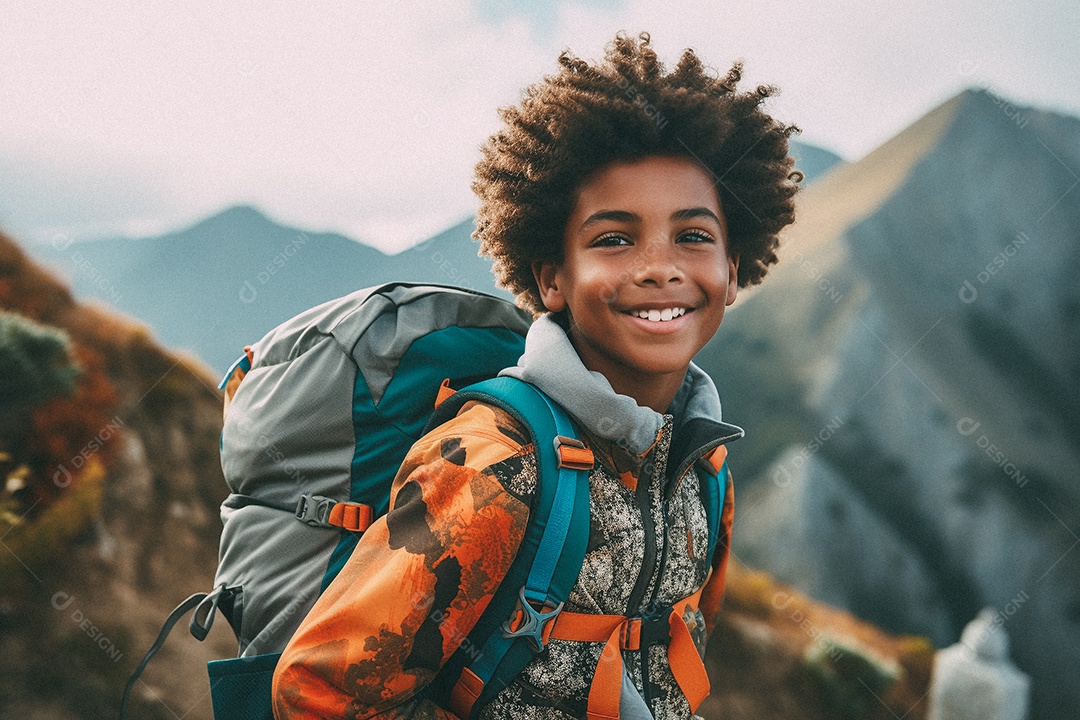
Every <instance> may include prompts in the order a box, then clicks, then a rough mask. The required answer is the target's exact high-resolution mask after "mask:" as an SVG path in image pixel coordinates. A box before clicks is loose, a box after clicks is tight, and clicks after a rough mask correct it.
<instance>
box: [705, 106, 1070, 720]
mask: <svg viewBox="0 0 1080 720" xmlns="http://www.w3.org/2000/svg"><path fill="white" fill-rule="evenodd" d="M1078 173H1080V121H1078V120H1077V119H1075V118H1070V117H1064V116H1060V115H1056V114H1053V113H1050V112H1044V111H1040V110H1036V109H1031V108H1017V107H1016V106H1014V105H1012V104H1010V103H1007V102H1006V101H1004V100H1002V99H1000V98H998V97H996V96H994V95H991V94H990V93H988V92H985V91H967V92H964V93H962V94H960V95H959V96H957V97H954V98H952V99H951V100H949V101H947V102H945V103H944V104H943V105H941V106H939V107H938V108H936V109H934V110H933V111H932V112H930V113H929V114H928V115H926V116H925V117H923V118H922V119H920V120H919V121H918V122H916V123H915V124H913V125H912V126H911V127H909V128H907V129H906V130H905V131H903V132H902V133H900V134H899V135H898V136H896V137H895V138H893V139H892V140H890V141H889V142H887V143H885V144H884V145H883V146H881V147H879V148H878V149H876V150H875V151H873V152H872V153H870V154H869V155H867V156H866V157H865V158H863V159H861V160H859V161H858V162H854V163H851V164H848V165H843V166H839V167H837V168H836V169H835V170H833V171H832V172H830V173H829V174H827V175H826V176H824V177H823V178H822V179H821V180H820V181H819V182H816V183H814V184H812V185H810V186H809V187H807V188H805V190H804V191H803V192H802V193H801V194H800V197H799V201H798V208H797V218H798V219H797V221H796V223H795V225H794V226H792V227H791V228H790V231H789V232H787V233H786V234H785V237H784V239H783V249H782V251H781V254H780V257H781V261H780V264H779V265H778V266H777V267H776V268H775V270H774V271H773V272H771V273H770V276H769V277H768V278H767V279H766V281H765V283H764V284H763V285H762V286H761V287H760V288H756V289H754V290H752V291H751V292H748V293H746V294H745V295H744V297H742V298H740V300H739V301H738V302H737V303H736V305H735V306H734V307H733V308H732V311H731V312H730V313H729V315H728V316H727V317H726V318H725V321H724V326H723V327H722V328H721V330H720V333H719V334H718V335H717V337H716V338H715V339H714V341H713V343H711V344H710V346H709V347H707V348H706V349H705V350H704V351H703V352H702V354H701V356H700V357H699V362H700V363H701V364H702V365H703V366H704V367H705V368H706V369H707V370H708V371H710V373H711V374H712V375H713V377H714V378H716V380H717V383H718V384H719V385H720V386H721V388H722V396H723V398H724V400H725V419H728V420H730V421H732V422H735V423H737V424H745V425H746V426H747V433H748V435H747V439H746V440H744V441H741V442H740V443H739V444H738V445H736V446H734V447H733V449H732V463H733V467H734V468H735V471H736V473H737V474H736V478H737V482H738V481H739V479H740V478H741V479H742V482H741V488H742V490H743V492H742V493H741V495H740V498H739V502H737V503H736V533H735V545H734V551H735V553H736V554H737V555H738V556H739V557H740V558H741V559H743V560H745V561H746V562H749V563H751V564H755V565H758V566H760V567H763V568H764V569H766V570H769V571H771V572H773V573H775V574H776V575H777V577H778V578H779V579H781V580H783V581H785V582H790V583H792V584H793V585H795V586H796V587H798V588H799V589H801V590H803V591H804V592H807V593H808V594H810V595H812V596H814V597H816V598H818V599H821V600H824V601H826V602H829V603H832V604H836V605H838V606H840V607H845V608H847V609H848V610H851V611H852V612H854V613H855V614H856V615H858V616H860V617H864V618H867V619H870V620H872V621H874V622H875V623H877V624H879V625H881V626H882V627H884V628H887V629H889V630H891V631H893V632H908V633H919V634H925V635H928V636H930V637H931V638H932V639H933V640H934V642H935V644H938V645H944V644H949V643H951V642H953V641H955V639H956V638H957V637H959V633H960V630H961V628H962V626H963V624H964V623H965V622H966V621H967V620H969V619H971V618H972V617H973V616H974V615H975V614H976V613H977V612H978V610H979V609H980V608H982V607H984V606H989V607H992V608H994V609H995V611H996V612H997V613H998V616H997V618H998V620H999V621H1000V624H1001V625H1002V626H1003V627H1004V628H1005V629H1006V631H1007V632H1008V633H1009V635H1010V636H1011V638H1012V641H1013V648H1014V655H1015V657H1016V659H1017V662H1018V664H1019V665H1020V667H1021V668H1023V669H1024V670H1025V671H1026V672H1028V673H1030V674H1031V675H1032V676H1033V679H1034V682H1033V687H1034V706H1033V707H1034V717H1037V718H1051V717H1063V716H1076V715H1078V714H1080V688H1078V687H1077V685H1076V683H1075V676H1076V673H1075V671H1076V668H1078V667H1080V602H1077V600H1076V598H1077V597H1080V552H1075V549H1076V548H1077V546H1078V545H1080V538H1078V533H1080V480H1078V479H1077V473H1076V468H1077V467H1080V384H1078V383H1077V378H1078V376H1080V285H1078V284H1077V283H1076V280H1075V278H1076V276H1077V274H1078V272H1080V243H1078V235H1080V188H1078V184H1080V180H1078V177H1080V175H1078ZM1061 713H1064V715H1062V714H1061Z"/></svg>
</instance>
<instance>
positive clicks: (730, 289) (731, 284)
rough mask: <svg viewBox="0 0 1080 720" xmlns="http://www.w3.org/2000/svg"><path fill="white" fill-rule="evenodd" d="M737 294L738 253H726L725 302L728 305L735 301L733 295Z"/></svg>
mask: <svg viewBox="0 0 1080 720" xmlns="http://www.w3.org/2000/svg"><path fill="white" fill-rule="evenodd" d="M738 294H739V255H738V253H735V254H734V255H728V283H727V302H726V303H725V304H726V305H730V304H731V303H733V302H735V296H736V295H738Z"/></svg>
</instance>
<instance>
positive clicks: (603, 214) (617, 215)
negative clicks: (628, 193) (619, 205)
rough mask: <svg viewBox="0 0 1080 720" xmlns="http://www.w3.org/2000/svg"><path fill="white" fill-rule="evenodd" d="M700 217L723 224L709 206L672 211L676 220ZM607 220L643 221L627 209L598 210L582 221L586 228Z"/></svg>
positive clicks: (582, 227) (582, 226) (582, 225)
mask: <svg viewBox="0 0 1080 720" xmlns="http://www.w3.org/2000/svg"><path fill="white" fill-rule="evenodd" d="M698 217H708V218H712V219H713V220H714V221H716V224H717V225H723V223H721V222H720V218H718V217H717V216H716V213H714V212H713V211H712V210H710V209H709V208H707V207H692V208H686V209H684V210H676V211H675V212H673V213H671V219H672V221H674V222H679V221H682V220H690V219H692V218H698ZM605 220H612V221H614V222H624V223H635V222H641V217H640V216H638V215H636V214H635V213H632V212H629V211H627V210H600V211H598V212H594V213H593V214H592V215H590V216H589V217H588V218H586V220H585V222H583V223H581V229H582V230H584V229H585V228H587V227H589V226H590V225H595V224H596V223H598V222H603V221H605Z"/></svg>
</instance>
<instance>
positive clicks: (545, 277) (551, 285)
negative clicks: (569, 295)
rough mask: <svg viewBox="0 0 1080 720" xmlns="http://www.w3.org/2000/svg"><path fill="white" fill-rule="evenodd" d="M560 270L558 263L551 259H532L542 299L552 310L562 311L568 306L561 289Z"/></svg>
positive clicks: (545, 305) (534, 274)
mask: <svg viewBox="0 0 1080 720" xmlns="http://www.w3.org/2000/svg"><path fill="white" fill-rule="evenodd" d="M558 270H559V266H558V264H556V263H554V262H551V261H550V260H533V261H532V272H533V278H535V279H536V287H537V288H538V289H539V290H540V300H541V301H542V302H543V303H544V307H546V308H547V309H548V310H549V311H550V312H560V311H561V310H563V309H564V308H565V307H566V299H565V298H564V297H563V294H562V292H561V291H560V290H559V282H558Z"/></svg>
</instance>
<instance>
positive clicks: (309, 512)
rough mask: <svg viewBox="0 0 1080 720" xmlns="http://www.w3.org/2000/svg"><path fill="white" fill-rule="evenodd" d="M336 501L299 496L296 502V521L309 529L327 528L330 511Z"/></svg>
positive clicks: (329, 525)
mask: <svg viewBox="0 0 1080 720" xmlns="http://www.w3.org/2000/svg"><path fill="white" fill-rule="evenodd" d="M336 504H337V500H334V499H333V498H328V497H323V496H322V495H301V496H300V499H299V500H298V501H297V502H296V519H297V520H299V521H300V522H302V523H305V524H307V525H310V526H311V527H321V528H329V527H333V525H331V524H330V511H331V510H333V509H334V505H336Z"/></svg>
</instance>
